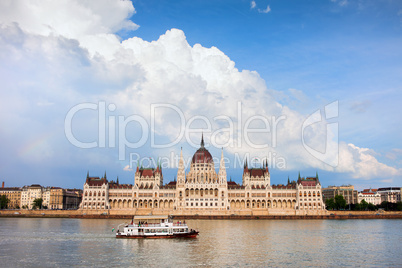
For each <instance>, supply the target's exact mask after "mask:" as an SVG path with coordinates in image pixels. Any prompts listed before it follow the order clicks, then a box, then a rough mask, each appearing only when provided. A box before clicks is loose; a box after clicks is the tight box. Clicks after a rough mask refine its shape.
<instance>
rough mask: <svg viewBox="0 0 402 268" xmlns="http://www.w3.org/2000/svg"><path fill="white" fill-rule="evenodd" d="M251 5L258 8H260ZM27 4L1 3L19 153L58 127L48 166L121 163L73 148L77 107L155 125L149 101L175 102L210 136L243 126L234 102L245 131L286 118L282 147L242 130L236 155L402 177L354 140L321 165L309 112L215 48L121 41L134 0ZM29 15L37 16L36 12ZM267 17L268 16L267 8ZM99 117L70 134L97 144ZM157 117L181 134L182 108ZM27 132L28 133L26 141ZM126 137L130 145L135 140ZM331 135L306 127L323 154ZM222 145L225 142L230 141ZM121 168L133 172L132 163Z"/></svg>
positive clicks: (12, 129) (0, 41)
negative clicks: (70, 118)
mask: <svg viewBox="0 0 402 268" xmlns="http://www.w3.org/2000/svg"><path fill="white" fill-rule="evenodd" d="M253 2H254V1H252V2H251V7H252V8H255V7H256V6H254V7H253ZM26 3H27V4H26V5H24V4H23V3H22V2H19V1H10V2H2V3H1V4H0V5H3V6H2V7H1V8H0V23H1V24H2V26H1V27H0V68H1V69H2V70H5V71H4V72H1V73H0V78H1V81H2V85H1V87H2V90H1V91H0V98H1V99H2V100H3V103H4V105H2V106H0V114H2V116H1V117H0V123H1V124H2V125H7V126H9V127H8V128H7V129H4V128H2V129H1V131H0V137H1V138H2V139H3V140H7V141H10V143H11V144H12V145H13V146H15V148H17V149H18V150H19V151H20V152H25V149H24V147H25V146H28V147H29V144H30V143H32V141H31V139H30V137H31V136H35V135H36V136H38V137H42V135H43V134H44V133H48V132H49V131H54V133H55V134H54V135H53V137H54V138H53V139H49V138H47V139H45V142H43V143H37V144H38V145H37V146H38V149H37V150H38V152H44V151H46V149H47V148H53V150H52V153H51V154H49V155H46V154H44V159H41V160H43V161H46V160H48V161H50V160H52V161H56V160H54V159H63V157H64V158H66V156H67V159H69V161H65V162H67V163H65V162H63V161H60V163H59V165H63V164H69V165H71V164H73V165H82V163H85V162H86V161H94V162H98V163H101V162H102V163H108V162H109V163H110V162H113V159H116V158H117V157H116V153H115V151H113V150H112V152H109V151H107V152H108V156H103V155H102V157H100V156H99V155H101V154H98V157H95V156H94V155H97V154H96V153H95V152H93V151H91V154H90V153H85V154H83V153H82V151H81V150H76V148H72V146H71V145H70V144H68V143H67V142H66V138H65V136H64V133H63V122H64V118H65V115H66V113H67V111H68V110H69V109H70V108H71V107H72V106H74V105H76V104H79V103H82V102H95V103H97V102H98V101H99V100H106V101H107V103H115V104H116V106H117V109H116V112H115V113H111V114H112V115H124V116H128V115H132V114H138V115H140V116H142V117H144V118H146V119H147V120H148V121H149V118H150V106H151V104H155V103H168V104H172V105H175V106H177V107H179V108H180V110H181V111H182V112H183V114H184V115H185V116H186V118H187V119H189V118H190V117H192V116H196V115H202V116H205V117H206V118H208V119H209V120H210V121H211V122H212V123H211V126H212V131H215V130H217V129H220V128H222V127H227V126H225V123H224V122H222V120H221V121H214V120H213V119H214V117H216V116H220V115H224V116H227V117H229V118H232V119H233V120H234V122H237V120H239V118H238V110H237V107H238V106H237V105H238V102H241V103H242V123H243V126H244V124H245V122H246V121H247V119H248V118H250V117H251V116H253V115H263V116H265V117H267V118H268V119H269V120H270V124H271V125H272V120H273V119H275V118H278V117H279V116H284V117H286V119H284V120H282V121H281V122H280V123H278V129H277V132H275V134H276V135H277V144H276V145H274V136H273V135H274V133H273V132H272V131H271V132H269V133H263V134H254V135H250V136H251V137H252V140H253V142H254V143H257V144H263V143H269V144H270V147H269V148H266V149H255V148H252V146H250V145H248V144H247V143H246V141H245V139H244V137H243V139H242V140H241V145H240V144H239V143H238V141H237V136H236V135H237V134H235V136H234V137H232V140H231V143H232V144H233V147H227V148H226V150H227V151H228V152H230V153H232V154H233V153H242V154H244V153H247V152H249V153H251V154H252V155H253V156H266V154H267V152H268V150H269V151H271V152H275V153H276V154H277V155H278V156H282V157H284V158H286V161H287V168H288V169H295V168H303V167H313V168H320V169H325V170H331V171H335V172H343V173H350V174H352V176H353V177H355V178H364V179H366V178H373V177H376V176H377V177H378V176H383V177H385V176H396V175H399V174H400V170H398V169H396V168H393V167H389V166H387V165H385V164H382V163H380V162H379V161H378V160H377V159H376V158H375V155H373V154H372V153H370V151H369V150H367V149H362V148H359V147H357V146H355V145H353V144H346V143H341V145H340V148H339V150H340V163H339V166H338V167H337V168H332V167H330V166H328V165H326V164H324V163H323V162H321V161H320V160H318V159H315V158H314V157H313V156H312V155H310V154H309V153H308V152H307V151H306V150H305V148H304V147H303V145H302V143H301V138H302V137H301V126H302V123H303V122H304V120H305V119H306V116H305V115H303V114H301V113H299V112H297V111H295V110H292V109H290V108H289V107H288V106H283V105H281V104H280V103H279V102H278V101H277V100H276V99H275V97H274V95H273V94H272V93H271V91H268V89H267V86H266V84H265V81H264V80H263V79H262V78H261V77H260V76H259V74H258V73H257V72H255V71H249V70H238V69H237V68H236V67H235V63H234V62H233V61H232V60H231V59H230V58H229V57H228V56H227V55H225V54H224V53H223V52H222V51H220V50H219V49H218V48H216V47H211V48H206V47H203V46H202V45H200V44H195V45H194V46H190V45H189V44H188V42H187V39H186V36H185V34H184V32H183V31H181V30H179V29H171V30H168V31H167V32H166V33H165V34H163V35H161V36H160V37H159V39H158V40H156V41H152V42H147V41H145V40H143V39H141V38H138V37H133V38H130V39H127V40H123V41H120V40H119V37H118V36H116V35H115V34H114V33H115V32H116V31H118V30H120V29H123V28H129V29H135V28H137V27H138V26H136V25H135V24H134V23H132V22H131V21H129V20H128V18H129V17H130V16H131V15H132V14H133V13H134V12H135V10H134V7H133V6H132V4H131V2H129V1H105V2H104V3H103V4H99V3H96V4H95V3H94V4H92V2H89V3H86V2H85V3H84V2H81V1H76V2H71V1H68V2H67V1H61V2H54V1H49V2H41V4H38V3H37V2H36V1H31V2H26ZM254 4H255V2H254ZM5 10H7V12H6V11H5ZM32 10H34V11H35V12H29V11H32ZM265 11H266V12H264V13H267V12H269V11H270V9H269V6H267V9H265ZM30 22H31V23H30ZM66 22H68V23H66ZM80 26H82V27H80ZM21 77H23V79H21ZM289 92H291V94H292V96H293V97H294V98H296V99H300V100H301V101H302V100H303V99H304V98H305V96H304V94H303V93H302V92H301V91H298V90H294V89H291V90H289ZM33 104H34V105H33ZM47 104H53V105H47ZM10 111H12V112H10ZM5 114H8V115H9V116H4V115H5ZM93 118H95V119H96V118H97V114H96V112H95V111H94V112H92V111H88V112H87V113H82V114H80V116H79V118H77V119H76V120H77V121H75V122H76V125H75V126H74V127H75V128H74V129H73V131H75V134H76V135H77V136H79V137H80V138H81V139H84V140H86V141H88V142H89V141H93V140H96V139H97V134H98V132H97V131H94V129H95V130H96V129H97V127H98V126H97V122H96V120H93ZM155 119H156V129H155V131H156V133H158V135H159V136H160V137H165V138H167V139H170V140H173V139H175V138H176V137H177V135H178V128H177V121H178V120H177V114H175V112H173V111H170V112H165V113H159V114H157V116H156V118H155ZM195 125H197V124H195ZM198 125H200V126H201V124H198ZM263 126H264V125H263V124H262V122H258V121H255V122H253V127H263ZM23 129H29V135H27V134H26V133H25V132H24V131H21V130H23ZM134 129H135V128H134ZM137 129H138V128H137ZM137 132H138V130H137ZM129 133H130V135H129V136H130V138H131V139H133V138H132V136H135V135H136V134H138V133H135V132H129ZM334 136H335V133H326V122H325V121H322V122H321V123H317V124H314V125H311V126H309V127H308V129H306V132H305V139H306V142H307V143H308V145H309V146H311V147H312V148H317V150H324V149H325V139H326V138H327V137H329V139H330V142H329V143H328V146H329V147H330V148H335V145H336V143H335V142H334V140H332V139H333V137H334ZM206 139H209V137H207V138H206ZM218 140H220V141H224V140H225V135H222V136H221V137H220V138H218ZM182 142H185V141H184V139H183V140H182ZM41 144H43V146H42V145H41ZM41 146H42V147H41ZM178 146H179V145H178ZM55 148H58V149H57V150H56V149H55ZM170 150H173V151H175V150H176V151H177V150H178V149H177V148H169V151H170ZM166 152H168V150H166V151H164V153H166ZM83 155H84V156H83ZM85 155H87V157H85ZM16 157H17V158H18V156H16ZM86 158H87V159H86ZM23 160H24V161H29V160H27V159H26V158H23ZM123 169H124V170H129V166H125V167H124V168H123Z"/></svg>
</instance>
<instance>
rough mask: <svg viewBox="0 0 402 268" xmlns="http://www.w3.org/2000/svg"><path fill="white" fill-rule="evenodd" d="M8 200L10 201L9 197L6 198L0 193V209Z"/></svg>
mask: <svg viewBox="0 0 402 268" xmlns="http://www.w3.org/2000/svg"><path fill="white" fill-rule="evenodd" d="M9 202H10V199H8V198H7V196H6V195H2V196H1V197H0V209H5V208H7V206H8V203H9Z"/></svg>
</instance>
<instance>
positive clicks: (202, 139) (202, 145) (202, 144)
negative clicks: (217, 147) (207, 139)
mask: <svg viewBox="0 0 402 268" xmlns="http://www.w3.org/2000/svg"><path fill="white" fill-rule="evenodd" d="M201 148H204V132H202V134H201Z"/></svg>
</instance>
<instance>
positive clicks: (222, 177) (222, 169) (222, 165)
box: [219, 148, 227, 183]
mask: <svg viewBox="0 0 402 268" xmlns="http://www.w3.org/2000/svg"><path fill="white" fill-rule="evenodd" d="M219 179H220V183H223V182H224V181H225V180H227V178H226V167H225V159H224V157H223V148H222V154H221V162H220V166H219Z"/></svg>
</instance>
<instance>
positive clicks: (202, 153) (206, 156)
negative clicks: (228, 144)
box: [191, 147, 213, 163]
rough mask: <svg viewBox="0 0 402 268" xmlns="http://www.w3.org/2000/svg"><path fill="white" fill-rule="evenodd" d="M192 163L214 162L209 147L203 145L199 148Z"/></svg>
mask: <svg viewBox="0 0 402 268" xmlns="http://www.w3.org/2000/svg"><path fill="white" fill-rule="evenodd" d="M191 163H213V162H212V155H211V154H210V153H209V152H208V150H207V149H205V148H203V147H201V148H200V149H198V150H197V152H195V154H194V156H193V160H192V161H191Z"/></svg>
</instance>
